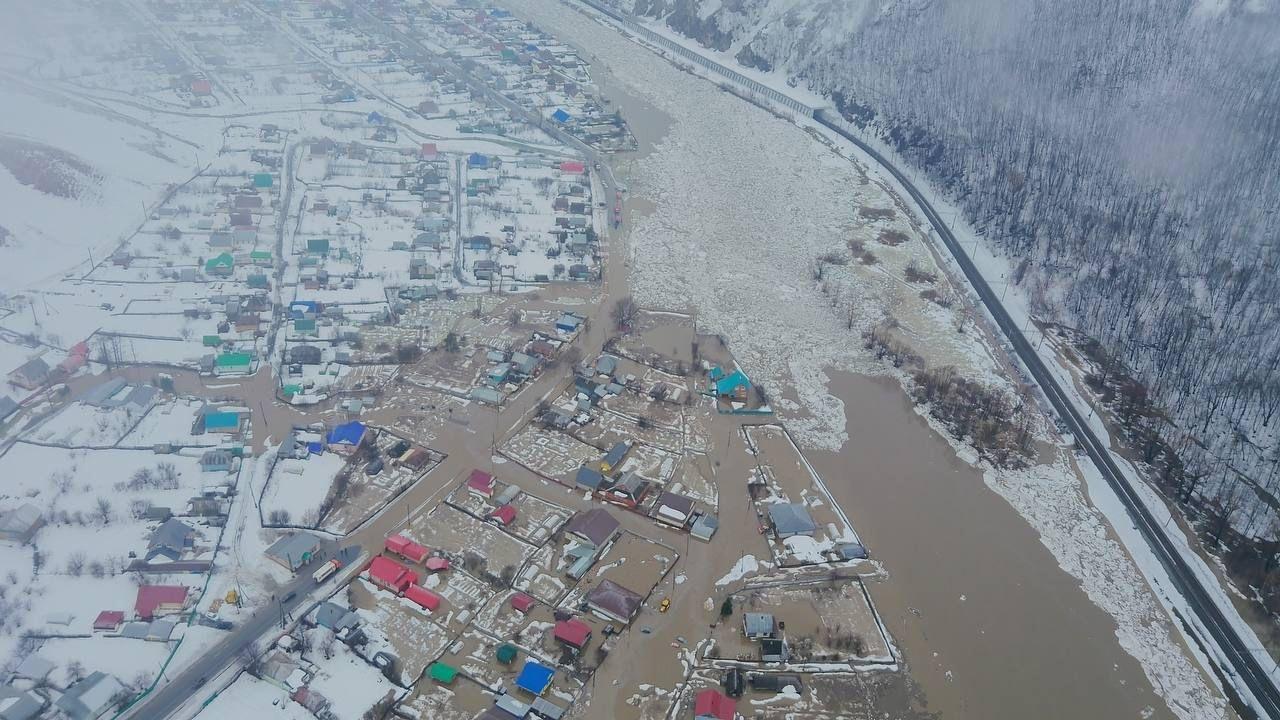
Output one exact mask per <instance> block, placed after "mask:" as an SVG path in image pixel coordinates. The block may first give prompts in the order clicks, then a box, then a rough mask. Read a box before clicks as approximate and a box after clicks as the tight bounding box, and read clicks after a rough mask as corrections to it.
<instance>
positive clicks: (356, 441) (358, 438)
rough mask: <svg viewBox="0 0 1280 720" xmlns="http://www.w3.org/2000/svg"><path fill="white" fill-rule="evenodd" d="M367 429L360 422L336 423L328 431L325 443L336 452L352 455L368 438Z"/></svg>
mask: <svg viewBox="0 0 1280 720" xmlns="http://www.w3.org/2000/svg"><path fill="white" fill-rule="evenodd" d="M368 435H369V430H368V428H367V427H365V425H364V423H361V422H354V421H353V422H349V423H343V424H342V425H338V426H337V427H335V428H334V429H332V430H330V431H329V435H328V436H327V437H326V438H325V444H326V445H327V446H328V448H329V449H330V450H332V451H334V452H336V453H340V454H343V455H353V454H355V452H356V450H358V449H359V448H360V446H361V445H363V444H364V442H365V440H366V439H367V438H368Z"/></svg>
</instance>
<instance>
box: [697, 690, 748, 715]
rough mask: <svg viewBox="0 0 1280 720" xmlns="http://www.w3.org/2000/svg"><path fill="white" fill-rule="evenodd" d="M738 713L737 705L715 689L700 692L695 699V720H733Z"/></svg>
mask: <svg viewBox="0 0 1280 720" xmlns="http://www.w3.org/2000/svg"><path fill="white" fill-rule="evenodd" d="M736 712H737V703H735V702H734V701H733V700H732V699H730V698H729V697H728V696H727V695H725V694H724V693H722V692H720V691H719V690H716V689H715V688H707V689H706V690H702V691H699V692H698V694H697V695H695V696H694V698H693V717H694V720H733V718H734V715H735V713H736Z"/></svg>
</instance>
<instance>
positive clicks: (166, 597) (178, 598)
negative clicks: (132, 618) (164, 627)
mask: <svg viewBox="0 0 1280 720" xmlns="http://www.w3.org/2000/svg"><path fill="white" fill-rule="evenodd" d="M188 596H189V590H188V588H186V587H185V586H183V585H143V586H142V587H140V588H138V596H137V598H136V599H135V600H134V603H133V610H134V612H135V613H136V614H137V616H138V617H139V618H141V619H142V620H151V619H152V618H155V617H158V616H160V615H172V614H174V613H179V612H182V611H183V610H185V609H186V607H187V598H188Z"/></svg>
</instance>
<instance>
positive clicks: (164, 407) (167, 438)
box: [120, 398, 220, 447]
mask: <svg viewBox="0 0 1280 720" xmlns="http://www.w3.org/2000/svg"><path fill="white" fill-rule="evenodd" d="M204 406H205V403H204V401H203V400H198V399H196V398H179V399H177V400H174V401H172V402H168V403H162V404H160V405H156V406H155V407H153V408H151V410H150V411H149V412H148V413H147V414H146V415H144V416H143V417H142V419H141V420H139V421H138V424H137V425H136V426H134V428H133V429H132V430H130V431H129V434H128V435H125V436H124V438H123V439H122V440H121V441H120V444H121V445H127V446H130V447H152V446H154V445H159V444H163V443H168V444H170V445H173V446H175V447H192V446H195V447H208V446H212V445H217V444H219V440H220V438H219V437H218V436H216V435H207V434H203V433H202V434H199V435H194V434H192V432H191V429H192V428H193V427H195V423H196V418H197V417H198V416H199V414H200V410H201V409H202V408H204Z"/></svg>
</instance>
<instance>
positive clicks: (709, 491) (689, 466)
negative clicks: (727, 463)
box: [668, 454, 720, 511]
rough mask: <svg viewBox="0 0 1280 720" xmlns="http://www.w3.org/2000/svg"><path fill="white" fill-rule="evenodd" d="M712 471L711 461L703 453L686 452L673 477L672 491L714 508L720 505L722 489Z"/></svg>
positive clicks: (670, 488) (670, 487)
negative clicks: (720, 489) (714, 478)
mask: <svg viewBox="0 0 1280 720" xmlns="http://www.w3.org/2000/svg"><path fill="white" fill-rule="evenodd" d="M712 477H714V475H712V473H711V467H710V461H709V460H708V459H707V456H705V455H701V454H686V455H685V456H684V459H683V460H682V461H681V462H680V465H679V466H678V467H677V468H676V472H675V474H674V475H673V476H672V477H671V485H670V486H669V487H668V489H669V490H671V492H675V493H679V494H681V495H684V496H686V497H690V498H693V499H694V500H697V501H699V502H701V503H703V504H704V505H706V506H707V507H710V508H712V510H713V511H714V509H715V508H716V507H717V506H718V505H719V500H720V491H719V488H718V487H717V485H716V482H715V480H713V479H711V478H712Z"/></svg>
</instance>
